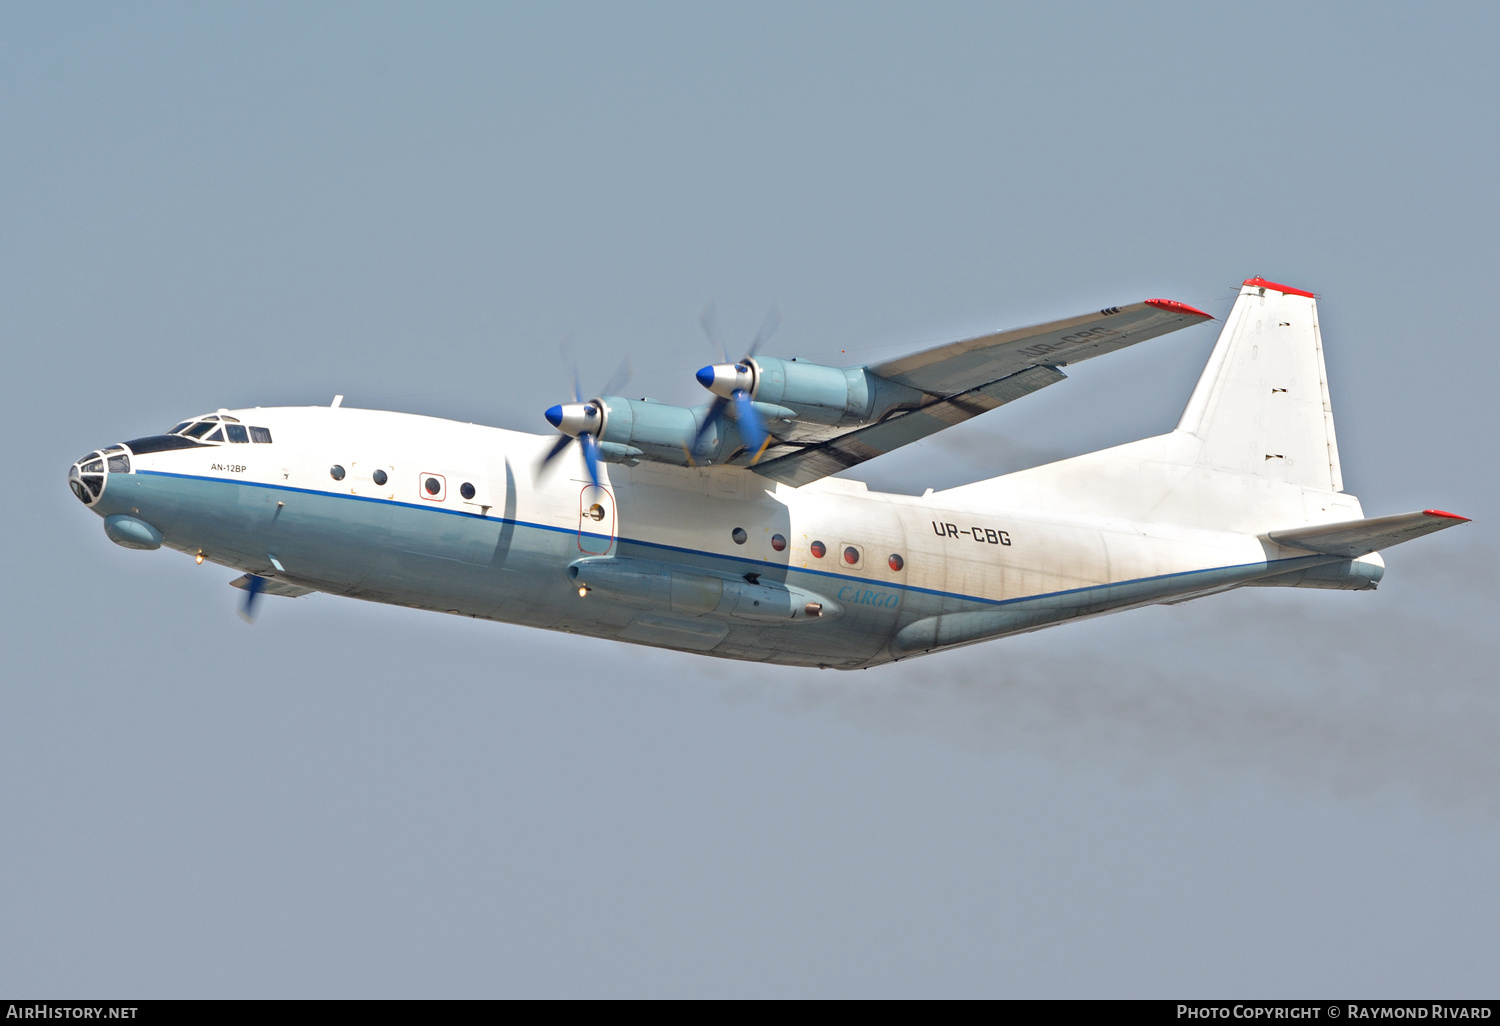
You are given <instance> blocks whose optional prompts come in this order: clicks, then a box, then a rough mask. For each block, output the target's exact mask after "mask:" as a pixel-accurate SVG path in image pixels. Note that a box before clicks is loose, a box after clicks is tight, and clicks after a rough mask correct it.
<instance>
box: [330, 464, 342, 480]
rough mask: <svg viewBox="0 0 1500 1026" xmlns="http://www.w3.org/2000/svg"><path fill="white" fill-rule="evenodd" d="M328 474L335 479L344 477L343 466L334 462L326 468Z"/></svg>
mask: <svg viewBox="0 0 1500 1026" xmlns="http://www.w3.org/2000/svg"><path fill="white" fill-rule="evenodd" d="M328 476H329V477H331V478H333V479H334V480H335V481H342V480H343V479H344V468H343V467H341V466H339V465H338V464H337V463H335V464H334V465H333V466H331V467H329V468H328Z"/></svg>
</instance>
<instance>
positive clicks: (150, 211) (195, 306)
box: [0, 4, 1500, 996]
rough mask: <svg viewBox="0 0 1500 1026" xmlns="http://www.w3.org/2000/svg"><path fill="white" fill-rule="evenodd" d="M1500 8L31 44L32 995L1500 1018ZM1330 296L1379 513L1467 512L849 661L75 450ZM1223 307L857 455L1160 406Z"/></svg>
mask: <svg viewBox="0 0 1500 1026" xmlns="http://www.w3.org/2000/svg"><path fill="white" fill-rule="evenodd" d="M1497 21H1500V16H1497V14H1496V13H1495V9H1494V8H1493V7H1492V6H1488V5H1478V4H1474V5H1438V6H1427V7H1421V8H1417V7H1412V6H1408V5H1385V6H1382V5H1358V6H1355V5H1347V6H1342V7H1336V6H1323V7H1315V8H1313V9H1308V7H1307V6H1305V5H1287V6H1284V7H1278V6H1276V5H1274V4H1273V5H1264V4H1261V5H1256V6H1254V7H1253V8H1247V7H1245V6H1244V5H1227V4H1226V5H1218V6H1210V5H1202V4H1191V5H1159V6H1154V7H1149V8H1140V7H1134V6H1132V7H1125V6H1119V5H1097V6H1093V5H1075V6H1067V7H1064V6H1060V5H1046V6H1043V5H1036V6H1035V7H1007V6H1002V5H981V6H965V5H957V4H950V5H937V6H934V5H913V6H892V5H873V4H850V5H826V4H825V5H817V6H810V5H805V4H790V5H775V4H756V5H746V6H742V7H733V6H713V5H707V4H687V5H681V6H668V5H651V6H625V5H598V6H592V5H586V6H563V5H560V4H551V5H534V6H527V7H520V6H515V7H500V6H490V5H485V6H460V5H446V6H443V7H440V8H437V9H435V10H430V9H425V8H418V7H403V6H383V7H378V6H375V5H367V4H366V5H350V6H338V7H335V6H326V5H325V6H319V7H315V8H309V7H308V6H307V5H285V6H280V7H277V6H272V5H267V4H259V5H253V6H246V7H228V6H225V5H216V6H212V7H201V6H181V7H171V6H147V5H134V6H129V7H121V6H104V5H100V6H81V5H72V6H66V5H28V6H22V5H11V6H9V7H8V8H6V9H5V10H4V12H3V13H0V140H3V142H0V361H3V362H0V390H3V391H0V398H3V402H0V420H3V423H4V426H5V436H6V437H7V438H8V439H10V440H11V442H12V445H11V447H10V455H9V457H8V460H7V467H8V468H9V470H10V473H9V474H8V481H9V485H8V488H9V497H10V502H9V503H8V505H7V513H6V517H5V524H6V527H7V530H6V531H5V532H4V536H3V537H4V540H3V543H0V544H3V547H4V548H3V557H4V565H5V567H6V568H7V574H6V578H5V579H6V582H7V585H8V586H7V587H6V588H5V589H4V592H3V594H0V624H3V626H0V639H3V646H4V651H5V653H6V657H7V658H6V665H7V672H6V673H4V675H3V676H0V823H3V824H4V827H3V829H0V922H4V923H5V929H4V930H0V991H4V992H7V993H12V994H16V993H22V992H24V993H27V994H57V995H116V994H120V995H126V994H128V995H140V996H191V995H266V996H271V995H285V996H304V995H305V996H341V995H372V996H379V995H394V996H422V995H527V994H597V995H618V994H629V995H634V994H640V995H678V994H682V995H694V994H724V995H734V994H746V995H763V994H764V995H781V994H811V995H850V994H870V995H932V994H961V995H970V994H973V995H1085V996H1109V995H1146V996H1178V995H1206V994H1216V995H1224V994H1233V995H1236V996H1239V995H1266V996H1296V995H1306V996H1322V995H1334V994H1341V993H1347V994H1350V995H1369V996H1405V995H1417V996H1429V995H1439V994H1454V995H1462V996H1474V995H1485V996H1494V995H1495V993H1496V990H1497V975H1500V974H1497V971H1496V968H1495V967H1496V966H1497V965H1500V926H1497V925H1496V924H1497V923H1500V887H1497V871H1496V868H1495V867H1496V866H1497V865H1500V757H1497V754H1496V748H1495V744H1494V738H1495V737H1496V734H1497V730H1500V694H1497V690H1496V685H1495V679H1494V678H1495V671H1494V669H1493V667H1494V666H1495V665H1496V664H1497V661H1500V651H1497V642H1496V640H1495V638H1494V636H1493V625H1494V623H1495V622H1496V614H1497V613H1500V596H1497V593H1496V589H1497V585H1496V580H1497V571H1500V554H1497V553H1496V550H1495V546H1494V543H1493V537H1494V536H1493V533H1492V531H1493V528H1492V524H1491V521H1493V520H1494V517H1495V509H1496V505H1497V503H1496V499H1497V486H1496V474H1495V472H1496V469H1497V467H1496V464H1497V460H1496V457H1495V455H1494V443H1493V439H1494V437H1495V433H1496V426H1497V425H1496V416H1495V412H1494V411H1495V406H1494V399H1493V397H1494V395H1495V393H1496V389H1497V385H1500V355H1497V353H1500V350H1497V347H1496V345H1495V344H1494V330H1493V328H1492V326H1491V320H1492V317H1491V310H1492V308H1493V306H1494V292H1495V286H1494V280H1495V276H1496V260H1495V255H1494V253H1495V249H1494V245H1495V244H1494V240H1495V238H1496V236H1497V228H1500V225H1497V213H1500V204H1497V201H1496V198H1495V190H1494V185H1493V179H1494V169H1495V167H1496V164H1497V157H1500V143H1497V133H1496V129H1495V115H1494V112H1495V110H1496V108H1497V101H1500V95H1497V93H1500V91H1497V88H1496V87H1497V75H1500V72H1497V70H1496V65H1495V62H1494V59H1493V51H1494V46H1495V41H1496V38H1497V29H1500V24H1497ZM1253 274H1261V275H1265V276H1266V277H1268V278H1271V279H1273V280H1277V281H1283V282H1286V283H1288V284H1292V285H1296V286H1299V287H1303V288H1308V289H1313V290H1315V291H1317V292H1318V293H1319V295H1320V297H1321V298H1320V303H1319V312H1320V317H1321V321H1322V326H1323V334H1324V339H1325V343H1326V346H1327V359H1328V368H1329V374H1330V378H1331V388H1332V395H1333V402H1334V409H1335V415H1336V418H1337V425H1338V431H1339V443H1340V450H1341V454H1342V458H1343V466H1344V477H1345V481H1346V484H1347V487H1348V489H1349V490H1350V491H1352V492H1354V493H1355V494H1358V495H1359V496H1360V497H1361V499H1362V500H1363V502H1364V505H1365V509H1366V510H1367V511H1368V512H1369V513H1371V514H1372V515H1374V514H1382V513H1394V512H1401V511H1406V510H1411V509H1420V508H1424V507H1429V506H1439V507H1443V508H1448V509H1453V510H1455V511H1457V512H1460V513H1463V514H1465V515H1468V516H1472V517H1475V518H1476V521H1475V523H1474V524H1471V525H1468V526H1465V527H1462V528H1460V529H1458V530H1454V531H1451V532H1448V533H1445V534H1443V535H1441V536H1437V537H1434V538H1430V539H1426V540H1422V541H1418V542H1414V543H1412V544H1411V545H1409V546H1405V547H1402V548H1399V549H1396V550H1392V552H1390V553H1389V554H1388V563H1389V567H1390V569H1389V572H1388V573H1387V575H1386V578H1385V581H1384V582H1383V584H1382V586H1381V589H1380V591H1379V592H1378V593H1376V594H1374V595H1358V594H1318V593H1311V594H1299V593H1290V594H1288V593H1282V592H1278V591H1275V590H1271V589H1261V590H1246V591H1242V592H1237V593H1233V594H1230V595H1226V596H1222V597H1219V598H1213V599H1208V600H1205V601H1202V602H1196V603H1189V604H1186V605H1183V606H1179V607H1172V608H1158V609H1149V610H1143V611H1139V612H1134V613H1130V614H1125V615H1121V616H1117V617H1110V618H1106V619H1104V620H1100V621H1096V622H1092V623H1087V624H1080V625H1075V626H1071V627H1062V628H1057V629H1054V630H1049V631H1044V632H1041V633H1038V634H1035V635H1029V636H1027V637H1024V638H1020V639H1015V640H1012V641H1007V642H1001V643H995V644H991V645H987V646H980V647H977V648H972V649H968V650H965V651H963V652H959V653H953V654H949V655H945V656H940V657H933V658H929V659H923V660H917V661H914V662H911V663H903V664H901V665H900V666H897V667H892V668H888V669H885V670H873V671H868V672H862V673H858V674H853V675H844V674H834V673H831V672H828V673H818V672H815V671H807V672H804V671H793V670H784V669H773V668H766V667H756V666H742V665H737V664H728V663H722V662H719V661H716V660H707V659H702V658H699V657H689V656H682V655H676V654H672V653H665V652H658V651H655V650H650V649H643V648H636V647H629V646H620V645H613V644H607V643H603V642H594V641H582V640H579V639H576V638H567V637H563V636H559V635H550V634H546V633H542V632H534V631H527V630H522V629H518V628H510V627H506V626H497V625H492V624H480V623H473V622H468V621H460V620H458V619H457V618H449V617H442V616H434V615H430V614H419V613H415V612H412V611H409V610H398V609H391V608H385V607H377V606H369V605H364V604H360V603H354V602H348V601H343V600H337V599H332V598H328V597H324V596H314V597H311V598H308V599H299V600H296V601H289V600H277V599H269V600H267V601H266V602H265V603H264V605H265V607H266V608H265V609H264V612H263V615H262V616H261V619H260V621H259V622H258V623H257V624H256V625H255V626H254V627H253V628H248V627H246V626H245V625H244V624H243V623H241V622H240V620H239V619H238V618H237V617H235V616H234V606H235V600H236V597H237V593H235V592H232V591H231V590H230V589H229V588H228V587H227V586H226V582H227V581H228V580H229V579H230V578H231V577H232V576H233V575H232V574H230V573H229V572H227V571H224V570H220V569H217V568H214V567H211V566H205V567H201V568H195V567H194V566H193V565H192V563H191V562H190V561H189V560H187V559H185V558H183V557H181V556H177V555H173V554H169V553H164V552H159V553H138V552H129V551H126V550H123V549H120V548H118V547H116V546H114V545H112V544H110V543H109V542H108V541H107V539H106V538H105V537H104V535H103V532H102V531H101V530H100V528H99V525H98V523H97V522H96V521H97V518H96V517H94V516H93V515H92V514H90V513H88V512H87V511H86V510H84V509H83V508H82V507H81V506H80V505H79V504H78V503H77V502H76V500H74V499H73V498H72V496H71V495H70V494H69V493H68V491H67V489H66V487H65V484H64V475H65V471H66V468H67V464H68V463H69V462H70V461H71V460H72V459H74V458H75V457H77V456H78V455H79V454H81V453H82V452H84V451H86V450H87V449H89V448H91V447H94V446H98V445H102V444H107V443H109V442H112V441H117V440H120V439H123V438H129V437H134V436H136V435H140V434H144V433H148V432H150V431H153V430H160V429H162V428H165V427H167V426H169V425H170V424H172V423H174V422H175V421H176V420H178V419H181V417H183V416H187V415H190V414H193V413H196V412H201V411H204V410H211V409H215V408H217V407H220V406H229V407H234V406H242V405H276V404H286V403H326V402H327V401H328V400H329V399H330V398H331V397H332V395H333V394H334V393H335V392H340V393H344V394H345V395H346V396H347V397H348V398H347V400H346V403H347V404H348V405H354V406H380V407H387V408H395V409H403V410H409V411H413V412H421V413H429V414H434V415H439V416H449V417H453V418H456V419H460V420H473V421H480V422H485V423H493V424H499V425H502V426H506V427H515V428H524V429H530V430H538V431H540V430H542V429H544V428H545V425H544V423H543V422H542V420H541V416H540V414H541V410H542V409H543V408H544V407H546V406H547V405H550V404H551V403H552V402H555V401H557V399H558V398H559V397H562V396H563V395H564V394H565V392H566V391H567V389H568V387H569V386H568V381H567V372H566V370H565V368H564V365H563V362H562V360H561V359H560V357H559V356H558V343H559V341H560V340H561V339H562V338H563V337H564V336H565V335H568V334H570V333H571V335H572V338H573V340H574V342H573V347H574V349H575V351H576V352H577V354H578V357H579V359H580V362H581V363H582V364H583V375H584V378H585V385H586V387H587V385H588V382H589V381H590V380H592V381H593V382H594V384H595V385H597V384H598V383H600V382H602V381H603V380H604V379H605V378H606V377H607V376H608V375H609V373H610V371H611V370H612V369H613V368H614V367H615V365H616V364H617V363H618V361H619V359H620V357H621V355H623V354H626V353H628V354H630V355H631V357H632V358H633V361H634V364H635V367H636V378H635V381H634V383H633V384H632V385H631V386H630V389H629V391H631V392H632V393H635V394H649V395H654V396H657V397H658V398H662V399H665V400H669V401H679V402H687V401H692V402H696V401H700V400H701V398H702V392H701V389H699V388H698V386H697V385H696V383H695V382H694V381H693V378H692V373H693V371H694V370H695V369H696V368H697V367H699V366H700V365H702V364H703V363H704V362H706V358H707V356H708V355H709V348H708V346H707V345H706V343H705V342H704V341H703V339H702V334H701V331H700V329H699V327H698V324H697V316H698V312H699V310H700V309H701V308H702V306H703V304H704V302H705V301H706V300H707V299H708V298H709V297H715V298H716V300H717V302H718V306H719V313H720V318H721V321H722V323H723V325H724V329H725V333H726V335H728V336H729V337H730V338H731V339H733V338H737V337H742V338H744V339H748V338H749V337H750V336H751V335H753V333H754V332H755V330H756V328H757V327H758V326H759V324H760V322H761V318H762V316H763V315H764V312H765V310H766V307H767V306H768V305H770V304H771V303H773V302H774V303H776V304H778V305H779V307H780V309H781V311H782V314H783V318H784V320H783V326H782V328H781V330H780V332H779V333H778V334H777V336H776V337H775V339H774V340H773V343H772V345H771V346H770V347H769V349H770V351H773V352H775V353H777V354H778V355H808V356H815V357H820V358H823V359H826V360H828V361H830V362H846V363H851V364H852V363H860V362H864V361H865V360H867V359H872V358H875V357H877V356H883V355H890V354H893V353H895V352H899V351H900V350H901V349H903V348H916V347H918V346H920V345H922V344H924V343H933V342H938V341H943V340H948V339H951V338H956V337H959V336H961V335H963V334H964V333H967V332H972V331H976V330H981V329H989V328H1003V327H1012V326H1019V325H1022V324H1026V323H1031V322H1035V321H1038V320H1043V319H1047V318H1050V317H1058V316H1066V315H1069V314H1073V313H1079V312H1083V311H1086V310H1089V309H1094V308H1098V307H1100V306H1103V305H1107V304H1114V303H1124V302H1131V301H1137V300H1140V299H1144V298H1147V297H1151V296H1165V297H1168V298H1172V299H1178V300H1182V301H1184V302H1188V303H1191V304H1193V305H1195V306H1199V307H1202V308H1204V309H1206V310H1209V311H1210V312H1212V313H1214V314H1216V315H1220V316H1222V314H1223V313H1224V312H1226V311H1227V309H1228V305H1229V302H1230V298H1231V297H1232V295H1233V292H1234V287H1235V286H1236V284H1237V283H1238V282H1239V281H1240V280H1241V279H1243V278H1245V277H1248V276H1250V275H1253ZM1215 332H1216V328H1212V327H1207V328H1199V329H1192V330H1190V331H1186V332H1182V333H1180V334H1177V335H1172V336H1169V337H1167V338H1164V339H1160V340H1157V341H1154V342H1150V343H1146V344H1144V345H1142V346H1140V347H1137V348H1135V349H1131V350H1128V351H1125V352H1122V353H1120V354H1117V355H1114V356H1111V357H1110V358H1109V359H1107V360H1097V361H1094V362H1092V363H1089V364H1085V365H1082V366H1080V367H1078V368H1076V370H1075V371H1073V372H1070V373H1072V380H1070V381H1069V382H1067V383H1064V384H1063V385H1060V386H1058V387H1056V388H1053V389H1048V390H1046V391H1044V392H1041V393H1038V394H1037V395H1034V396H1031V397H1028V398H1027V399H1026V400H1024V401H1022V402H1019V403H1016V404H1015V405H1013V406H1010V407H1007V408H1005V409H1003V410H1000V411H997V412H996V413H993V414H990V415H988V416H986V417H984V418H981V419H979V420H977V421H974V422H971V423H970V424H968V425H965V426H963V427H960V428H957V429H954V430H953V431H950V432H947V433H945V434H944V435H940V436H938V437H936V438H934V439H932V440H930V441H928V442H926V443H922V444H920V445H917V446H913V447H911V448H910V449H908V450H904V451H902V452H899V453H896V454H892V455H891V456H888V457H884V458H882V459H881V460H879V461H876V462H875V463H872V464H870V465H868V466H867V467H864V468H861V469H860V472H858V473H857V474H855V475H854V476H858V477H862V478H864V479H866V480H869V481H870V482H871V483H872V485H875V486H880V487H892V488H899V489H902V490H910V491H920V490H921V489H922V488H924V487H926V486H928V485H937V486H942V485H947V484H953V483H957V482H959V481H964V480H972V479H977V478H980V477H986V476H991V475H994V474H998V473H1001V472H1004V471H1006V470H1012V469H1017V468H1019V467H1021V466H1025V465H1028V464H1030V463H1034V462H1038V461H1042V460H1046V459H1051V458H1056V457H1058V456H1065V455H1070V454H1073V453H1077V452H1083V451H1087V450H1089V449H1092V448H1096V447H1099V446H1102V445H1107V444H1112V443H1115V442H1120V441H1127V440H1129V439H1131V438H1135V437H1140V436H1143V435H1145V434H1149V433H1153V432H1157V431H1161V430H1165V429H1167V428H1169V427H1170V426H1171V425H1172V424H1173V423H1174V422H1175V421H1176V418H1177V416H1178V414H1179V413H1180V411H1181V408H1182V406H1183V404H1184V403H1185V402H1186V398H1187V394H1188V391H1189V389H1190V388H1191V386H1192V383H1193V381H1194V380H1195V379H1196V377H1197V375H1198V373H1199V371H1200V370H1201V367H1202V363H1203V360H1204V359H1205V357H1206V356H1207V352H1208V349H1209V347H1210V346H1211V345H1212V342H1213V339H1214V336H1215Z"/></svg>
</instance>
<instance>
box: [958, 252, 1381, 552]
mask: <svg viewBox="0 0 1500 1026" xmlns="http://www.w3.org/2000/svg"><path fill="white" fill-rule="evenodd" d="M1343 488H1344V480H1343V475H1342V473H1341V472H1340V470H1339V450H1338V443H1337V442H1336V441H1335V439H1334V434H1333V408H1332V406H1331V405H1330V403H1329V401H1328V378H1327V373H1326V372H1325V370H1324V367H1323V341H1322V337H1321V336H1320V335H1319V332H1318V306H1317V301H1316V300H1315V299H1314V298H1313V294H1312V293H1311V292H1303V291H1302V290H1301V289H1294V288H1290V287H1288V286H1286V285H1277V284H1275V283H1273V282H1268V281H1265V280H1264V279H1262V278H1251V279H1250V280H1249V281H1247V282H1245V283H1244V285H1243V286H1241V288H1240V294H1239V298H1238V299H1237V300H1236V301H1235V304H1234V309H1233V310H1232V311H1230V314H1229V317H1228V319H1227V320H1226V321H1225V322H1224V330H1223V331H1222V332H1221V333H1220V335H1219V341H1218V344H1217V345H1216V346H1214V351H1213V355H1212V356H1210V357H1209V360H1208V366H1207V367H1205V368H1204V370H1203V376H1202V377H1201V378H1199V379H1198V386H1197V387H1196V388H1195V389H1194V390H1193V396H1192V398H1191V399H1190V400H1189V401H1188V405H1187V409H1186V410H1185V411H1184V412H1183V414H1182V419H1181V420H1180V421H1179V422H1178V425H1177V430H1175V431H1172V432H1170V433H1168V434H1165V435H1157V436H1156V437H1154V438H1145V439H1142V440H1141V441H1139V442H1131V443H1129V444H1127V445H1118V446H1115V447H1114V448H1112V449H1104V450H1101V451H1099V452H1093V453H1089V454H1087V455H1084V456H1077V457H1074V458H1073V459H1069V460H1062V461H1061V462H1058V463H1050V464H1047V465H1046V466H1042V467H1033V468H1032V469H1030V470H1023V471H1020V472H1019V473H1015V474H1007V475H1005V476H1004V477H998V478H993V479H991V480H989V481H977V482H975V483H974V484H971V485H964V486H963V487H961V488H955V489H950V490H949V491H948V492H946V493H944V494H945V495H948V496H952V497H954V498H961V499H965V500H968V499H971V498H972V499H980V500H982V501H984V502H987V503H990V504H992V505H993V504H1003V505H1009V506H1012V507H1014V508H1037V509H1046V510H1051V511H1054V512H1058V513H1076V514H1080V515H1084V516H1106V517H1124V518H1129V519H1132V520H1136V521H1141V522H1164V523H1174V524H1182V525H1188V526H1193V527H1202V528H1209V529H1213V530H1223V531H1244V532H1249V533H1253V534H1259V533H1260V532H1262V531H1266V530H1276V529H1281V528H1286V527H1292V526H1295V525H1298V524H1320V523H1329V522H1332V521H1340V520H1356V519H1359V518H1360V517H1362V516H1363V515H1364V514H1363V512H1362V511H1361V510H1360V505H1359V500H1358V499H1357V498H1355V497H1354V496H1352V495H1348V494H1344V492H1343Z"/></svg>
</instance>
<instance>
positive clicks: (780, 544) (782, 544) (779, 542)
mask: <svg viewBox="0 0 1500 1026" xmlns="http://www.w3.org/2000/svg"><path fill="white" fill-rule="evenodd" d="M771 548H773V549H775V550H776V551H777V552H785V551H786V535H784V534H773V535H771Z"/></svg>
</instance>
